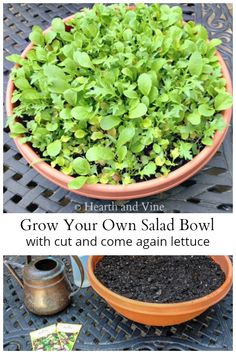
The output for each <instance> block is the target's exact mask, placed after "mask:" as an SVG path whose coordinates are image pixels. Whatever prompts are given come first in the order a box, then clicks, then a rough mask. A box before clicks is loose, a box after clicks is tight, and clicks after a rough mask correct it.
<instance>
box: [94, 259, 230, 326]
mask: <svg viewBox="0 0 236 354" xmlns="http://www.w3.org/2000/svg"><path fill="white" fill-rule="evenodd" d="M102 257H103V256H90V257H89V260H88V269H87V271H88V279H89V282H90V284H91V286H92V287H93V289H94V290H95V291H96V292H97V293H98V294H99V295H100V296H101V297H102V298H103V299H104V300H105V301H106V302H107V303H108V304H109V305H110V306H111V307H112V308H114V309H115V310H116V311H117V312H119V313H120V314H122V315H123V316H125V317H127V318H128V319H130V320H132V321H135V322H139V323H142V324H145V325H151V326H170V325H176V324H179V323H182V322H186V321H189V320H191V319H193V318H194V317H197V316H198V315H200V314H201V313H202V312H204V311H206V310H207V309H208V308H209V307H211V306H212V305H214V304H216V303H217V302H218V301H220V300H221V299H223V298H224V297H225V296H226V294H227V293H228V292H229V290H230V288H231V285H232V275H233V270H232V263H231V261H230V259H229V257H227V256H211V258H212V259H213V260H214V261H215V262H216V263H217V264H219V265H220V267H221V269H222V270H223V271H224V273H225V275H226V279H225V282H224V283H223V284H222V285H221V286H220V287H219V288H218V289H217V290H215V291H213V292H212V293H210V294H209V295H207V296H203V297H201V298H199V299H196V300H191V301H185V302H179V303H173V304H156V303H146V302H141V301H136V300H131V299H128V298H126V297H124V296H121V295H118V294H116V293H114V292H113V291H111V290H109V289H108V288H106V287H105V286H104V285H103V284H102V283H101V282H100V281H99V280H98V279H97V278H96V276H95V275H94V270H95V268H96V264H97V263H98V261H99V260H100V259H101V258H102Z"/></svg>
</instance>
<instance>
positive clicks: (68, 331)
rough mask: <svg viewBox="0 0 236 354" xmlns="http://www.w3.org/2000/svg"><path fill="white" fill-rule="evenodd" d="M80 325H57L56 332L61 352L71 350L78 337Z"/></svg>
mask: <svg viewBox="0 0 236 354" xmlns="http://www.w3.org/2000/svg"><path fill="white" fill-rule="evenodd" d="M81 327H82V325H80V324H70V323H58V324H57V332H58V336H59V340H60V343H61V350H66V351H69V350H72V349H73V347H74V344H75V342H76V339H77V337H78V335H79V332H80V330H81Z"/></svg>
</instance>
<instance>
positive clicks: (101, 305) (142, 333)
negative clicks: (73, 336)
mask: <svg viewBox="0 0 236 354" xmlns="http://www.w3.org/2000/svg"><path fill="white" fill-rule="evenodd" d="M13 259H14V258H13ZM62 260H63V261H64V262H65V263H66V264H68V262H69V260H68V258H67V257H62ZM17 261H18V259H17ZM21 261H23V257H21ZM68 265H69V264H68ZM68 269H69V277H70V276H71V273H70V266H68ZM22 295H23V294H22V289H21V288H20V286H19V285H18V284H16V282H15V281H14V280H13V279H12V278H11V277H10V276H9V274H8V273H7V272H6V271H5V274H4V350H7V351H10V350H31V343H30V337H29V332H31V331H34V330H36V329H39V328H42V327H45V326H48V325H50V324H54V323H57V322H66V323H81V324H82V325H83V327H82V330H81V332H80V334H79V337H78V340H77V342H76V345H75V349H76V350H232V294H231V293H230V294H229V295H228V296H227V297H226V298H225V299H224V300H222V301H221V302H220V303H218V304H217V305H215V306H214V307H212V308H210V309H209V310H207V311H206V312H205V313H203V314H202V315H200V316H199V317H197V318H196V319H194V320H192V321H189V322H186V323H183V324H181V325H178V326H169V327H150V326H145V325H141V324H138V323H135V322H132V321H129V320H127V319H126V318H124V317H122V316H121V315H119V314H118V313H117V312H115V311H114V310H112V309H111V308H110V307H109V306H108V305H107V304H106V303H105V302H104V301H103V300H102V299H101V298H100V297H99V296H98V295H96V293H94V291H93V290H92V289H91V288H87V289H83V290H81V292H80V293H79V294H77V295H76V296H75V297H74V299H73V303H72V305H71V306H69V307H68V308H67V310H65V311H63V312H61V313H60V314H58V315H55V316H50V317H43V316H36V315H33V314H31V313H30V312H28V310H27V309H26V308H25V306H24V305H23V304H22Z"/></svg>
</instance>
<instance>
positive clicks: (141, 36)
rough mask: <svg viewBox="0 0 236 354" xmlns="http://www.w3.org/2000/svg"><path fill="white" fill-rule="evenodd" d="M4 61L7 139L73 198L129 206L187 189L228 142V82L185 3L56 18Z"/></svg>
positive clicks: (96, 9)
mask: <svg viewBox="0 0 236 354" xmlns="http://www.w3.org/2000/svg"><path fill="white" fill-rule="evenodd" d="M29 38H30V40H31V42H32V43H31V44H30V45H29V46H28V47H27V48H26V49H25V50H24V52H23V53H22V55H21V56H19V55H15V54H13V55H10V56H9V57H8V59H9V60H10V61H13V62H15V63H16V64H17V65H16V66H15V67H14V68H13V70H12V72H11V76H10V81H9V84H8V88H7V97H6V103H7V114H8V124H9V127H10V130H11V136H12V137H13V138H14V139H15V142H16V145H17V147H18V149H19V150H20V152H21V153H22V155H23V156H24V157H25V159H26V160H27V161H28V162H29V163H30V164H31V165H32V166H33V168H35V169H36V170H37V171H38V172H39V173H40V174H42V175H43V176H45V177H46V178H47V179H49V180H50V181H52V182H54V183H56V184H57V185H59V186H61V187H63V188H65V189H70V190H72V191H74V192H75V193H78V194H81V195H86V196H88V197H93V198H99V199H132V198H140V197H144V196H148V195H152V194H156V193H160V192H162V191H165V190H167V189H170V188H173V187H174V186H176V185H178V184H180V183H182V182H183V181H185V180H186V179H188V178H190V177H191V176H192V175H194V174H195V173H197V172H198V171H199V170H200V169H201V168H202V167H203V166H204V165H205V164H206V163H207V162H208V161H209V160H210V159H211V158H212V157H213V155H214V154H215V152H216V151H217V150H218V148H219V147H220V145H221V143H222V141H223V139H224V137H225V135H226V132H227V129H228V126H229V123H230V119H231V105H232V97H231V93H232V84H231V79H230V75H229V72H228V69H227V67H226V64H225V62H224V60H223V59H222V57H221V55H220V54H219V53H218V52H217V51H216V49H215V48H216V46H217V45H219V44H220V40H218V39H213V40H208V34H207V31H206V29H205V28H204V27H203V26H201V25H198V24H195V23H194V22H189V23H184V22H183V16H182V10H181V8H180V7H178V6H174V7H172V8H171V7H169V6H167V5H159V4H152V5H151V6H147V5H144V4H137V6H136V7H135V8H134V7H132V8H130V7H125V6H122V5H119V6H117V5H111V6H104V5H101V4H96V5H94V7H93V9H91V10H88V9H87V10H84V11H82V12H80V13H78V14H76V15H74V16H71V17H69V18H66V19H64V20H61V19H59V18H56V19H54V20H53V21H52V26H51V27H50V28H48V29H47V30H46V31H44V32H43V31H42V30H41V29H40V28H39V27H38V26H34V27H33V31H32V33H31V34H30V36H29Z"/></svg>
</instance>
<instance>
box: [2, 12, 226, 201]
mask: <svg viewBox="0 0 236 354" xmlns="http://www.w3.org/2000/svg"><path fill="white" fill-rule="evenodd" d="M130 8H131V9H133V8H135V6H134V7H133V6H130ZM74 16H75V14H73V15H71V16H68V17H66V18H64V19H63V22H64V23H66V22H68V21H69V20H71V19H73V18H74ZM51 28H52V27H51V26H50V27H48V28H47V29H46V30H44V31H43V33H47V32H49V31H50V30H51ZM33 47H34V45H33V43H32V42H31V43H30V44H28V45H27V47H26V48H25V49H24V51H23V52H22V54H21V57H22V58H25V57H26V55H27V53H28V52H29V51H30V50H31V49H32V48H33ZM216 56H217V57H218V60H219V63H220V65H221V69H222V76H223V77H224V78H225V80H226V89H227V92H229V93H230V94H232V91H233V89H232V80H231V76H230V73H229V71H228V68H227V66H226V63H225V61H224V59H223V57H222V56H221V54H220V53H219V52H218V51H217V50H216ZM17 66H18V65H15V67H17ZM14 89H15V86H14V83H13V81H12V80H10V79H9V81H8V85H7V91H6V110H7V115H8V116H11V115H12V112H13V104H12V103H11V98H12V93H13V91H14ZM221 113H222V115H223V119H224V121H225V123H226V124H227V126H226V128H224V129H223V130H222V131H221V132H220V131H217V132H216V133H215V135H214V138H213V144H212V145H211V146H205V147H204V148H203V149H202V150H201V151H200V153H199V154H197V155H196V156H195V157H193V159H192V160H190V161H189V162H186V163H185V164H184V165H183V166H181V167H178V168H177V169H176V170H174V171H172V172H170V173H169V174H168V176H166V177H165V176H161V177H157V178H153V179H150V180H148V181H143V182H136V183H132V184H128V185H119V184H118V185H111V184H100V183H97V184H85V185H84V186H83V187H82V188H80V189H79V190H73V189H70V188H68V187H67V185H68V183H69V182H70V181H72V180H73V179H74V178H75V177H71V176H67V175H65V174H64V173H62V172H60V171H58V170H57V169H56V168H53V167H51V166H50V164H48V163H46V162H44V161H42V158H41V157H40V156H39V155H38V154H37V153H36V152H35V150H34V149H33V148H32V147H31V146H30V144H28V143H24V144H21V142H20V140H21V138H22V137H23V135H22V137H17V138H14V141H15V144H16V146H17V148H18V149H19V151H20V152H21V153H22V155H23V156H24V158H25V159H26V160H27V161H28V162H29V163H30V164H31V165H33V167H34V168H35V169H36V170H37V171H38V172H39V173H41V174H42V175H43V176H44V177H46V178H47V179H49V180H50V181H52V182H54V183H56V184H57V185H60V186H61V187H63V188H66V189H67V190H69V191H71V192H74V193H78V194H81V195H85V196H88V197H93V198H96V194H98V196H97V198H99V199H107V200H108V199H112V198H111V197H110V196H111V195H113V194H114V198H113V199H117V200H118V199H127V198H125V196H124V197H121V198H120V197H119V196H118V194H119V192H121V193H122V192H124V191H125V193H127V194H129V193H131V194H134V196H131V197H128V199H133V198H140V197H143V196H148V195H152V194H155V193H153V192H152V191H153V189H154V188H158V187H159V189H160V191H164V190H166V189H169V188H168V187H166V184H167V182H168V183H169V185H171V187H170V188H172V187H174V186H176V185H178V184H179V183H182V182H183V181H185V180H186V179H187V178H190V177H191V176H192V175H193V174H194V173H196V172H197V171H199V168H198V165H199V164H201V162H202V161H204V160H206V161H208V160H209V159H210V158H211V157H212V156H213V155H214V153H215V149H216V147H217V149H218V148H219V146H220V144H221V143H222V141H223V139H224V137H225V135H226V133H227V131H228V127H229V123H230V120H231V115H232V107H231V108H228V109H226V110H224V111H222V112H221ZM200 168H202V165H201V166H200ZM189 171H192V172H191V173H190V175H189ZM187 173H188V177H187V178H185V177H184V176H185V175H186V174H187ZM176 181H178V182H176ZM147 189H148V192H147V191H146V190H147ZM103 192H104V193H106V195H105V198H103V197H102V193H103ZM135 193H136V194H137V195H138V196H136V194H135ZM108 194H109V195H108Z"/></svg>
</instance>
